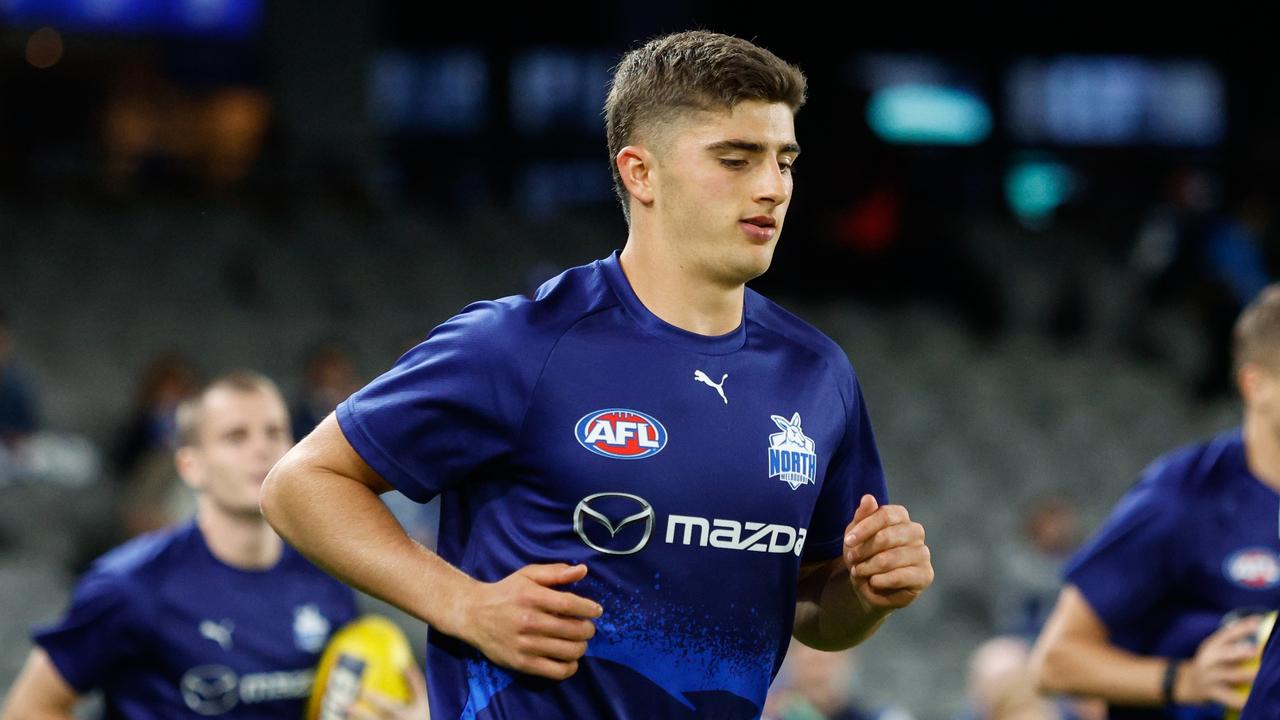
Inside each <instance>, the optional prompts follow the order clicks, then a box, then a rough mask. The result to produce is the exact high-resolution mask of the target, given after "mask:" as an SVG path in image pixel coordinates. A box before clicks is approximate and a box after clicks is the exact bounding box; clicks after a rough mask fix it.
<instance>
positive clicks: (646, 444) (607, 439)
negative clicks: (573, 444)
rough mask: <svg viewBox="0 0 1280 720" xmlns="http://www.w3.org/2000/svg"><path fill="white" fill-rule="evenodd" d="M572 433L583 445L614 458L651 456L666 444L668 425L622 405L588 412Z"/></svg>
mask: <svg viewBox="0 0 1280 720" xmlns="http://www.w3.org/2000/svg"><path fill="white" fill-rule="evenodd" d="M574 434H575V435H576V436H577V437H578V444H580V445H582V447H584V448H586V449H588V450H590V451H591V452H593V453H595V454H597V455H603V456H604V457H607V458H615V459H617V460H639V459H640V458H647V457H652V456H654V455H657V454H658V453H660V452H662V448H664V447H666V446H667V429H666V428H665V427H663V426H662V423H660V422H658V420H657V418H654V417H652V416H650V415H646V414H644V413H642V412H638V411H635V410H625V409H623V408H610V409H608V410H597V411H595V412H593V413H588V414H587V415H585V416H584V417H583V418H582V419H581V420H579V421H578V425H577V426H576V427H575V428H574Z"/></svg>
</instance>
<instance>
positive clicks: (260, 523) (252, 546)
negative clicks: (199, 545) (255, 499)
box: [196, 497, 284, 570]
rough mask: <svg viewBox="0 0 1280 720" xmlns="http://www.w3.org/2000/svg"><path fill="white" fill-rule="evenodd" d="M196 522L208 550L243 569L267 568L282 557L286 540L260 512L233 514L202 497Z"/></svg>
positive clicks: (225, 561) (220, 558) (227, 562)
mask: <svg viewBox="0 0 1280 720" xmlns="http://www.w3.org/2000/svg"><path fill="white" fill-rule="evenodd" d="M196 525H198V526H199V527H200V532H201V533H203V534H204V542H205V544H206V545H208V546H209V552H211V553H213V556H214V557H216V558H218V559H219V560H221V561H222V562H224V563H226V564H228V565H230V566H232V567H236V568H240V569H241V570H265V569H267V568H269V567H272V566H273V565H275V564H276V562H278V561H279V560H280V553H281V552H282V551H283V550H284V541H283V540H281V539H280V536H279V535H276V532H275V530H273V529H272V528H271V526H270V525H268V524H267V521H266V520H264V519H263V518H262V517H261V516H254V517H251V516H247V515H243V516H242V515H234V514H231V513H228V512H225V511H223V510H220V509H218V508H216V507H214V506H213V504H212V503H211V502H210V501H209V499H208V498H207V497H201V498H200V505H199V508H198V509H197V510H196Z"/></svg>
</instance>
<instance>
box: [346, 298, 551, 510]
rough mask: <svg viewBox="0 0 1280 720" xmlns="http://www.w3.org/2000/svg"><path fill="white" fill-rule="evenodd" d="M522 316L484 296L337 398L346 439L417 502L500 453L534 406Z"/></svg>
mask: <svg viewBox="0 0 1280 720" xmlns="http://www.w3.org/2000/svg"><path fill="white" fill-rule="evenodd" d="M518 323H519V317H518V314H517V313H516V312H515V311H514V310H513V309H512V307H511V305H510V304H508V303H506V302H502V301H492V302H490V301H486V302H480V303H473V304H472V305H469V306H467V307H466V308H464V309H463V311H462V312H461V313H460V314H458V315H457V316H455V317H453V318H451V319H450V320H448V321H446V322H445V323H443V324H441V325H440V326H438V327H436V328H435V329H434V330H432V331H431V334H430V335H428V336H427V339H426V340H425V341H423V342H422V343H420V344H419V345H417V346H416V347H414V348H413V349H411V350H410V351H409V352H407V353H405V355H404V356H403V357H401V358H400V360H398V361H397V362H396V364H395V365H394V366H393V367H392V368H391V369H390V370H388V371H387V372H386V373H384V374H382V375H381V376H380V377H378V378H376V379H375V380H374V381H373V382H371V383H369V384H368V385H366V386H365V387H364V388H362V389H360V390H358V391H357V392H356V393H355V394H353V395H352V396H351V397H349V398H348V399H347V400H345V401H344V402H342V403H341V404H340V405H339V406H338V409H337V417H338V424H339V426H340V427H341V428H342V432H343V434H344V435H345V436H346V438H347V441H348V442H350V443H351V446H352V447H353V448H355V450H356V452H357V453H359V454H360V457H361V458H363V459H364V461H365V462H367V463H368V464H369V466H370V467H372V468H373V469H374V470H375V471H377V472H378V474H379V475H381V476H382V477H383V479H385V480H386V481H387V482H388V483H390V484H391V485H392V486H394V487H395V488H396V489H397V490H399V491H400V492H402V493H404V494H405V495H406V496H408V497H409V498H412V499H413V500H416V501H418V502H427V501H428V500H430V499H431V498H433V497H435V496H436V495H437V494H439V493H440V492H441V491H443V490H446V489H449V488H452V487H455V486H457V485H458V484H459V483H461V482H462V481H464V480H465V479H466V478H468V477H469V476H471V475H472V474H473V473H475V472H476V471H477V470H478V469H479V468H481V467H483V466H485V465H487V464H489V463H494V462H498V461H500V460H501V459H502V458H503V457H504V456H506V455H507V453H508V452H509V450H510V449H511V447H512V445H513V443H514V438H515V435H516V433H518V431H519V424H520V422H521V419H522V417H523V415H524V412H525V409H526V408H527V395H528V393H527V390H525V389H524V388H523V387H522V383H521V382H520V381H519V378H520V377H521V374H520V372H519V368H518V366H519V365H520V363H521V362H522V360H524V359H525V358H522V357H521V355H520V353H519V352H518V349H517V348H514V347H513V345H515V344H517V342H518V337H519V333H520V329H521V328H520V327H518Z"/></svg>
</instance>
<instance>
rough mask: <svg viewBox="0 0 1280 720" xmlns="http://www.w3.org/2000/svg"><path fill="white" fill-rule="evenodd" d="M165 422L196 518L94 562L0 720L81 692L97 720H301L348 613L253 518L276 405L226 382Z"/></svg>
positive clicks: (250, 379) (270, 452)
mask: <svg viewBox="0 0 1280 720" xmlns="http://www.w3.org/2000/svg"><path fill="white" fill-rule="evenodd" d="M178 426H179V436H180V442H181V447H180V448H179V449H178V451H177V454H176V460H177V466H178V471H179V473H180V474H181V476H182V478H183V480H184V481H186V482H187V484H188V485H190V486H191V487H192V488H194V489H195V491H196V492H197V494H198V498H199V499H198V505H197V508H198V509H197V511H196V515H195V517H194V518H193V519H192V520H190V521H187V522H185V523H182V524H180V525H178V526H177V527H174V528H172V529H167V530H162V531H157V532H155V533H151V534H148V535H144V536H141V537H139V538H136V539H134V540H132V541H130V542H128V543H126V544H125V545H123V546H121V547H119V548H116V549H115V550H113V551H111V552H109V553H107V554H106V555H104V556H102V557H101V558H99V559H98V560H97V561H96V562H95V563H94V564H93V566H92V567H91V568H90V570H89V571H88V572H87V573H86V574H85V576H84V577H83V578H81V580H80V581H79V583H78V584H77V586H76V589H75V593H74V595H73V597H72V599H71V604H70V607H69V608H68V609H67V611H66V613H65V615H64V616H63V617H62V618H61V619H59V620H58V621H56V622H54V623H51V624H49V625H47V626H44V627H41V628H38V629H37V630H36V632H35V643H36V646H35V648H34V649H33V650H32V652H31V655H30V657H29V659H28V661H27V664H26V667H25V668H24V669H23V671H22V673H21V675H20V676H19V677H18V680H17V681H16V682H15V684H14V686H13V688H12V690H11V692H10V694H9V699H8V703H7V705H6V706H5V709H4V712H3V718H4V720H28V719H29V718H70V717H71V716H72V710H73V708H74V706H75V704H76V702H77V700H78V699H79V697H80V696H81V695H82V694H84V693H87V692H90V691H92V690H101V691H102V693H103V701H104V717H105V718H109V719H116V718H121V719H141V718H157V719H164V720H172V719H175V718H207V717H218V716H225V717H228V718H288V720H298V718H301V717H302V712H303V707H304V703H305V700H306V698H307V697H308V695H309V694H310V692H311V684H312V683H311V681H312V676H313V673H314V670H315V666H316V663H317V661H318V659H319V656H320V652H321V650H323V649H324V647H325V644H326V642H327V641H328V638H329V635H330V633H331V632H332V631H335V630H337V629H338V628H339V627H341V626H342V625H343V624H344V623H346V622H347V621H349V620H351V619H352V618H353V617H354V616H355V614H356V605H355V595H354V593H353V592H352V591H351V589H350V588H348V587H346V586H344V585H342V584H341V583H339V582H337V581H336V580H334V579H333V578H332V577H330V576H329V575H326V574H325V573H323V572H321V571H320V570H319V569H317V568H316V567H315V566H314V565H312V564H311V563H310V562H309V561H308V560H307V559H306V558H304V557H302V556H301V555H299V554H298V553H297V551H295V550H293V549H292V548H290V547H288V546H286V545H285V544H284V543H283V542H282V541H281V540H280V538H279V536H278V535H276V533H275V531H274V530H272V528H271V527H270V526H269V525H267V523H266V522H265V521H264V520H263V519H262V516H261V513H260V512H259V509H258V495H259V492H260V488H261V483H262V481H263V479H264V478H265V477H266V475H267V471H268V470H269V469H270V468H271V466H272V464H274V463H275V462H276V461H277V460H278V459H279V458H280V457H281V456H282V455H284V453H285V451H287V450H288V449H289V447H290V445H292V436H291V433H290V429H289V417H288V412H287V411H286V409H285V405H284V402H283V400H282V399H281V397H280V393H279V392H278V391H277V390H276V386H275V384H274V383H272V382H271V381H270V380H268V379H266V378H264V377H262V376H260V375H256V374H253V373H248V372H235V373H231V374H228V375H225V376H223V377H221V378H219V379H218V380H215V381H214V382H213V383H212V384H211V385H210V386H209V387H208V388H207V389H206V390H205V391H203V392H202V393H201V394H200V395H199V397H197V398H196V399H194V400H192V401H189V402H188V403H186V404H185V405H183V406H182V408H181V409H180V410H179V413H178ZM423 712H425V703H424V702H422V703H419V708H418V714H419V715H421V714H422V713H423Z"/></svg>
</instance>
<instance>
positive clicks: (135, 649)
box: [34, 520, 356, 720]
mask: <svg viewBox="0 0 1280 720" xmlns="http://www.w3.org/2000/svg"><path fill="white" fill-rule="evenodd" d="M355 615H356V605H355V595H354V593H353V592H352V591H351V589H350V588H348V587H346V586H345V585H343V584H341V583H339V582H338V581H337V580H335V579H333V578H332V577H330V576H328V575H326V574H324V573H323V572H321V571H320V570H319V569H318V568H316V567H315V566H314V565H312V564H311V562H310V561H308V560H307V559H306V558H304V557H302V555H300V554H298V552H297V551H296V550H294V549H293V548H291V547H290V546H289V545H287V544H286V545H285V546H284V549H283V552H282V554H281V556H280V560H279V562H277V563H276V564H275V566H273V567H271V568H270V569H267V570H260V571H259V570H242V569H239V568H235V567H232V566H230V565H227V564H226V563H224V562H222V561H221V560H219V559H218V558H216V557H215V556H214V555H213V553H212V552H210V550H209V547H208V545H207V544H206V543H205V540H204V535H203V534H202V533H201V532H200V529H199V527H198V526H197V525H196V523H195V521H194V520H188V521H186V522H184V523H182V524H180V525H178V526H176V527H174V528H171V529H166V530H161V531H157V532H154V533H150V534H147V535H143V536H141V537H138V538H135V539H133V540H131V541H129V542H127V543H125V544H124V545H122V546H120V547H118V548H116V549H115V550H112V551H111V552H109V553H107V554H105V555H103V556H102V557H101V558H99V559H98V560H97V561H95V563H94V564H93V566H92V567H91V568H90V569H89V571H88V572H87V573H86V574H85V575H84V577H83V578H81V580H80V581H79V583H78V584H77V585H76V589H75V593H74V595H73V597H72V599H71V605H70V607H69V608H68V609H67V611H66V614H65V615H64V616H63V617H62V618H61V619H60V620H58V621H57V622H55V623H53V624H50V625H48V626H44V627H40V628H37V629H36V631H35V632H34V639H35V642H36V643H37V644H38V645H40V646H41V647H42V648H44V650H45V651H46V652H48V654H49V657H50V658H51V659H52V661H53V664H54V665H55V666H56V667H57V668H58V672H59V673H60V674H61V675H62V677H63V678H64V679H65V680H66V681H67V682H68V683H69V684H70V685H71V686H72V687H73V688H75V690H76V691H77V692H79V693H87V692H89V691H91V690H102V691H103V696H104V698H103V699H104V705H105V708H104V713H103V717H104V718H105V720H116V719H117V718H119V719H122V720H123V719H128V720H142V719H155V720H174V719H176V718H209V717H218V716H222V715H225V716H227V717H229V718H237V720H239V719H240V718H255V719H256V718H262V719H264V720H265V719H267V718H287V719H288V720H298V718H301V717H302V713H303V710H304V707H305V704H306V699H307V697H308V696H309V695H310V692H311V684H312V679H313V678H314V674H315V667H316V664H317V662H318V661H319V659H320V653H321V651H322V650H323V649H324V646H325V644H326V643H327V642H328V640H329V636H330V634H331V633H332V632H333V631H336V630H337V629H338V628H340V627H341V626H342V625H344V624H346V623H347V622H349V621H350V620H352V619H353V618H354V617H355Z"/></svg>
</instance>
